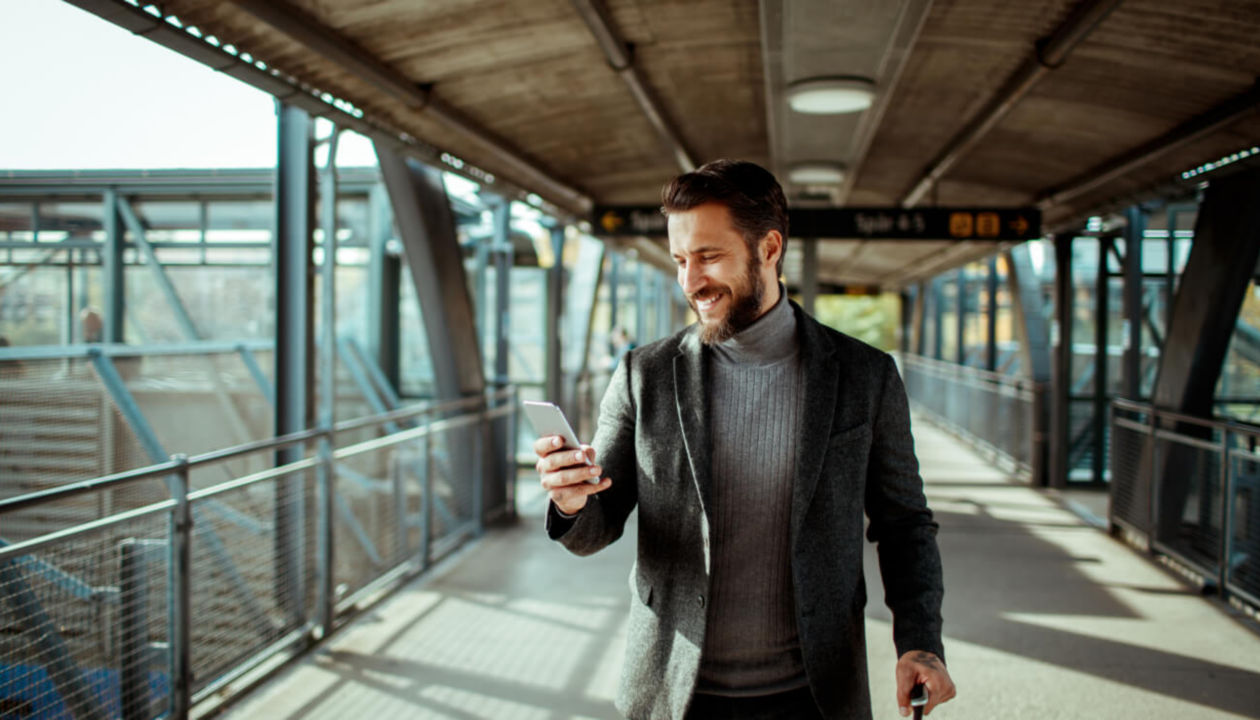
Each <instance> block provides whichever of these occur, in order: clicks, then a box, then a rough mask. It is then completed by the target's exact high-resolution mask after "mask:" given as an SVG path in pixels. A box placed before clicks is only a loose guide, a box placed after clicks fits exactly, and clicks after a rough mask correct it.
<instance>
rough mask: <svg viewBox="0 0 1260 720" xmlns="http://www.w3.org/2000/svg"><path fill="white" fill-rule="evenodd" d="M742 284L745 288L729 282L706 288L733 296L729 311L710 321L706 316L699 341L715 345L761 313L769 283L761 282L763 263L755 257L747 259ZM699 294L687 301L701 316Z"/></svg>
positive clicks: (744, 326)
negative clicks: (732, 285) (734, 285)
mask: <svg viewBox="0 0 1260 720" xmlns="http://www.w3.org/2000/svg"><path fill="white" fill-rule="evenodd" d="M741 285H742V287H738V288H736V287H731V286H729V285H726V286H721V285H719V286H710V287H707V288H705V291H712V290H716V291H717V292H719V293H722V292H725V293H727V294H728V295H730V296H731V302H730V309H729V310H727V311H726V315H725V316H724V317H721V318H718V319H715V320H711V321H707V322H706V321H705V320H703V319H702V320H701V321H700V342H702V343H704V344H705V345H716V344H718V343H720V342H723V341H725V340H729V339H731V338H732V337H734V336H735V334H736V333H738V332H739V331H740V330H743V329H744V328H746V327H748V326H749V325H752V324H753V323H754V322H756V321H757V318H758V317H760V316H761V303H762V301H763V300H765V297H766V286H765V283H763V282H762V281H761V264H760V263H758V262H757V258H756V257H755V256H754V257H751V258H749V260H748V266H747V267H746V268H745V271H744V277H743V283H741ZM698 294H700V293H692V294H691V296H689V297H688V298H687V302H688V303H689V304H690V305H691V309H692V310H694V311H695V313H696V315H697V316H699V315H700V311H699V310H698V309H697V308H696V295H698Z"/></svg>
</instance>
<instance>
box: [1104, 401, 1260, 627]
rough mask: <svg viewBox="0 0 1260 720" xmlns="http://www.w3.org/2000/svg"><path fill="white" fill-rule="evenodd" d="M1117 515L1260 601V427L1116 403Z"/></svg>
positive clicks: (1186, 564) (1207, 581) (1148, 543)
mask: <svg viewBox="0 0 1260 720" xmlns="http://www.w3.org/2000/svg"><path fill="white" fill-rule="evenodd" d="M1110 425H1111V509H1110V521H1111V525H1112V527H1113V529H1115V530H1118V531H1119V532H1120V533H1121V534H1122V535H1124V536H1125V538H1126V539H1127V540H1129V541H1130V542H1132V543H1134V544H1136V545H1139V546H1140V547H1143V548H1145V549H1148V550H1150V551H1152V552H1154V553H1157V554H1159V555H1162V556H1165V557H1167V558H1171V559H1172V560H1174V561H1176V562H1177V563H1179V564H1180V565H1181V566H1182V569H1186V570H1190V571H1191V572H1192V573H1193V574H1195V575H1197V576H1198V579H1199V580H1200V581H1202V582H1203V584H1204V586H1205V588H1207V589H1212V590H1217V591H1219V592H1221V593H1222V595H1225V596H1232V597H1233V598H1235V599H1238V600H1242V601H1243V602H1245V603H1247V604H1248V605H1250V606H1251V608H1253V609H1260V427H1257V426H1254V425H1244V424H1241V423H1235V422H1229V421H1224V420H1216V419H1205V418H1199V417H1193V416H1190V415H1184V414H1182V413H1177V412H1173V411H1170V410H1164V409H1160V408H1155V407H1152V406H1151V405H1149V404H1143V403H1136V402H1131V401H1128V400H1115V401H1113V402H1112V404H1111V418H1110Z"/></svg>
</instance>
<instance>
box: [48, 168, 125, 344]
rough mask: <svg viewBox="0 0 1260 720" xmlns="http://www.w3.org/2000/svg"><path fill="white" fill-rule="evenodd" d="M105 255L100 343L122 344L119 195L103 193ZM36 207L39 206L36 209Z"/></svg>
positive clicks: (123, 275)
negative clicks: (103, 303) (102, 323)
mask: <svg viewBox="0 0 1260 720" xmlns="http://www.w3.org/2000/svg"><path fill="white" fill-rule="evenodd" d="M104 205H105V207H104V211H105V213H104V214H105V253H104V257H103V258H102V260H104V268H102V270H103V272H102V275H103V277H104V283H103V287H102V291H103V295H104V302H105V307H104V308H102V311H103V313H104V317H103V318H102V320H103V321H104V326H103V327H102V333H101V337H100V339H99V342H106V343H121V342H123V341H124V340H123V337H124V332H123V322H124V319H123V318H124V317H125V315H124V313H123V308H124V306H125V303H126V287H127V279H126V278H127V275H126V271H125V265H124V261H123V245H124V243H123V228H122V219H121V218H120V217H119V215H118V192H117V191H116V190H107V191H105V197H104ZM37 207H38V205H37Z"/></svg>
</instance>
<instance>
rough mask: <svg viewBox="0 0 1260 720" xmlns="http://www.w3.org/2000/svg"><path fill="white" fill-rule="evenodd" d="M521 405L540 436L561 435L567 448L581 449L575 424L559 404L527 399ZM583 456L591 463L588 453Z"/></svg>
mask: <svg viewBox="0 0 1260 720" xmlns="http://www.w3.org/2000/svg"><path fill="white" fill-rule="evenodd" d="M521 406H522V407H523V408H524V409H525V417H528V418H529V422H530V424H531V425H533V426H534V432H535V433H537V434H538V437H546V436H548V435H559V436H560V437H561V438H563V439H564V447H565V448H566V449H572V450H580V449H581V448H582V443H580V442H578V439H577V433H575V432H573V426H572V425H570V424H569V419H568V418H566V417H565V416H564V411H563V410H561V409H560V407H559V406H558V405H556V404H555V403H549V402H536V401H534V400H526V401H524V402H522V403H521ZM582 457H583V459H584V460H585V461H586V464H587V465H590V464H591V459H590V458H589V457H587V456H586V453H583V454H582ZM589 482H591V483H598V482H599V478H592V479H591V480H590V481H589Z"/></svg>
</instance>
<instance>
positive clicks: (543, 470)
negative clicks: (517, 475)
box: [534, 435, 612, 515]
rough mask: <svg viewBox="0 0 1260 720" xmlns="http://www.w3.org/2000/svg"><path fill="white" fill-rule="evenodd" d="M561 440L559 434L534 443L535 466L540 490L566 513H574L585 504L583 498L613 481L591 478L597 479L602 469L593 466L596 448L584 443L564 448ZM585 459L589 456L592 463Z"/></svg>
mask: <svg viewBox="0 0 1260 720" xmlns="http://www.w3.org/2000/svg"><path fill="white" fill-rule="evenodd" d="M563 447H564V440H562V439H561V438H560V437H559V436H558V435H548V436H547V437H541V438H538V440H537V441H535V442H534V452H535V453H536V454H537V455H538V462H537V463H535V465H534V468H535V469H537V470H538V475H539V476H540V479H541V482H542V486H543V489H545V490H546V491H547V495H548V496H550V497H551V501H552V502H553V503H555V504H556V507H558V508H560V511H561V512H563V513H565V514H568V515H576V514H577V512H578V511H579V510H581V509H582V508H584V507H586V498H588V497H590V496H591V495H593V494H595V493H597V492H600V491H603V490H607V489H608V488H609V487H611V486H612V480H609V479H608V478H604V479H603V480H600V481H599V482H598V483H592V482H590V480H592V479H593V478H598V477H599V473H600V471H601V468H600V467H599V466H598V465H595V464H594V462H595V448H593V447H591V446H590V445H583V446H582V449H581V450H573V449H563ZM584 458H590V460H591V463H592V464H591V465H587V464H586V460H585V459H584Z"/></svg>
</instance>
